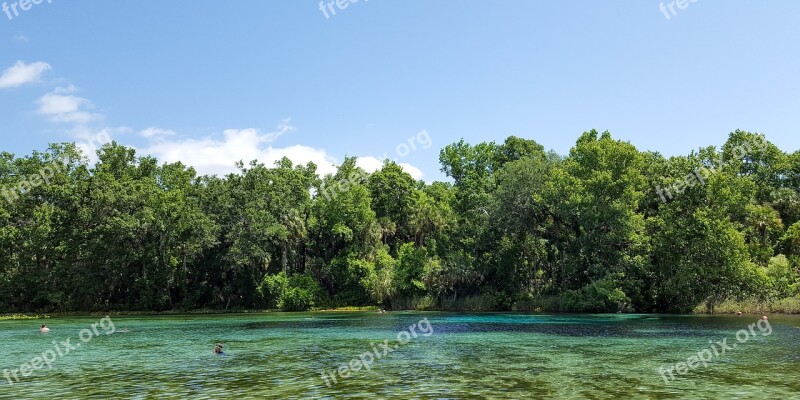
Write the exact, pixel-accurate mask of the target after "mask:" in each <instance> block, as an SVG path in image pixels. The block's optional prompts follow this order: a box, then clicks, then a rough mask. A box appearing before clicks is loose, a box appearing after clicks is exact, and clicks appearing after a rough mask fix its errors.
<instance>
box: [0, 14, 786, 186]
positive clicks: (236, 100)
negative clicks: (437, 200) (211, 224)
mask: <svg viewBox="0 0 800 400" xmlns="http://www.w3.org/2000/svg"><path fill="white" fill-rule="evenodd" d="M0 1H2V0H0ZM16 1H17V0H13V1H9V0H5V2H6V3H8V4H9V5H10V4H12V3H15V2H16ZM326 2H327V1H326ZM661 3H662V1H660V0H615V1H589V0H587V1H577V0H576V1H568V0H558V1H556V0H552V1H544V0H541V1H529V0H506V1H496V2H493V1H470V0H460V1H443V0H436V1H433V0H430V1H418V0H403V1H398V0H369V1H365V0H361V1H359V2H357V3H353V4H349V6H348V7H347V8H346V9H343V10H342V9H338V8H336V5H332V7H334V8H335V9H336V10H337V13H336V15H335V16H334V15H328V18H326V16H325V14H324V13H323V12H322V11H320V9H319V4H320V3H319V1H318V0H317V1H305V0H285V1H263V0H258V1H256V0H248V1H227V2H223V1H207V0H199V1H197V0H195V1H177V0H176V1H163V2H156V1H136V2H134V1H113V2H111V1H108V2H106V1H103V2H101V1H97V0H93V1H81V2H73V1H65V0H52V2H51V3H48V0H44V2H42V3H41V4H38V5H32V6H31V7H30V8H29V9H28V10H26V11H21V10H18V11H19V15H16V16H15V15H14V14H13V12H12V13H11V15H12V17H13V18H12V19H8V17H7V15H6V14H5V13H0V71H4V72H3V74H2V75H0V98H2V102H0V137H2V146H0V150H6V151H11V152H14V153H16V154H18V155H25V154H29V153H30V152H31V151H32V150H34V149H38V150H42V149H44V148H45V147H46V145H47V143H50V142H61V141H77V142H78V143H82V144H83V145H84V146H85V147H86V148H91V146H93V145H99V144H100V143H101V142H102V141H105V140H108V139H109V138H113V139H114V140H117V141H118V142H120V143H122V144H125V145H130V146H134V147H136V148H137V149H138V150H139V151H140V152H145V153H151V154H154V155H157V156H158V157H159V158H160V159H163V160H165V161H175V160H177V159H180V160H183V161H184V162H186V163H189V164H193V165H195V166H197V167H198V169H199V170H200V171H201V172H208V173H224V172H227V171H228V170H231V169H232V162H233V161H234V160H237V159H240V158H242V159H244V160H245V161H248V159H250V158H254V157H258V158H260V159H262V161H266V162H271V159H273V158H277V157H280V156H282V155H288V156H290V157H292V158H293V159H295V161H298V162H305V161H308V160H313V161H315V162H317V163H318V164H323V165H321V170H322V171H323V172H330V171H331V168H332V165H333V164H335V163H336V162H340V161H341V160H342V159H343V157H344V155H345V154H347V155H356V156H362V157H365V158H364V161H363V163H364V165H365V166H369V165H373V164H375V163H377V160H378V159H382V158H383V157H384V155H386V156H388V157H389V158H396V159H397V160H398V161H399V162H402V163H406V164H407V168H408V170H409V171H413V172H414V174H415V175H416V176H418V177H422V178H423V179H425V180H428V181H430V180H434V179H443V175H442V174H441V173H440V172H439V165H438V150H439V149H440V148H441V147H443V146H444V145H446V144H449V143H452V142H455V141H457V140H459V139H460V138H465V139H466V140H467V141H469V142H472V143H477V142H480V141H489V140H495V141H502V140H503V139H504V138H505V137H507V136H509V135H517V136H522V137H525V138H532V139H535V140H536V141H538V142H539V143H541V144H543V145H544V146H545V147H546V148H548V149H553V150H556V151H557V152H559V153H562V154H564V153H567V152H568V151H569V148H570V147H571V146H572V145H573V144H574V143H575V140H576V139H577V137H578V136H579V135H580V133H581V132H583V131H586V130H589V129H593V128H594V129H598V130H609V131H611V132H612V134H613V135H614V136H615V137H616V138H619V139H623V140H627V141H630V142H632V143H633V144H634V145H636V146H637V147H639V148H640V149H642V150H658V151H660V152H662V153H663V154H666V155H675V154H687V153H688V152H689V151H691V150H692V149H695V148H698V147H701V146H706V145H720V144H722V143H723V142H724V141H725V139H726V137H727V134H728V133H729V132H731V131H733V130H735V129H744V130H750V131H757V132H762V133H765V134H766V135H767V138H768V139H769V140H771V141H772V142H773V143H775V144H777V145H778V146H780V147H781V148H782V149H784V150H787V151H795V150H797V149H799V148H800V135H798V127H800V112H798V105H799V104H800V74H799V73H798V71H800V51H798V50H800V48H799V47H800V41H798V39H800V24H798V23H797V18H798V15H800V2H798V1H793V0H783V1H778V0H773V1H761V2H757V1H743V0H730V1H724V2H723V1H714V0H698V1H696V2H689V3H688V6H687V7H686V8H685V9H680V8H678V7H677V6H674V7H673V9H674V10H675V11H676V12H675V14H674V15H673V14H670V18H669V19H667V17H666V16H665V14H664V13H662V11H660V9H659V5H660V4H661ZM663 3H665V6H668V5H669V3H670V1H666V2H663ZM17 6H19V5H18V4H17ZM667 9H668V8H667ZM667 13H669V11H667ZM420 132H424V133H423V134H420ZM420 135H423V136H425V135H427V136H425V137H429V138H430V144H431V145H430V146H429V148H427V149H425V148H423V146H421V145H417V146H415V147H416V150H414V151H409V154H408V155H406V156H404V157H399V156H398V155H397V154H396V150H397V148H398V145H400V144H401V143H408V142H409V140H412V141H413V140H416V139H412V138H419V137H423V136H420ZM417 143H419V141H418V142H417ZM401 150H403V149H402V148H401ZM370 157H371V158H370Z"/></svg>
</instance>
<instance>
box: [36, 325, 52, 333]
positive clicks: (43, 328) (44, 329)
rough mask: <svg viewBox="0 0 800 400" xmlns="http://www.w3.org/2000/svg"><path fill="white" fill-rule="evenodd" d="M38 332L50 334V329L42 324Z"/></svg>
mask: <svg viewBox="0 0 800 400" xmlns="http://www.w3.org/2000/svg"><path fill="white" fill-rule="evenodd" d="M39 331H41V332H42V333H47V332H50V328H48V327H47V325H45V324H42V327H41V329H39Z"/></svg>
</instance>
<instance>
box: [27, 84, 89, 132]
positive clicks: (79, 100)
mask: <svg viewBox="0 0 800 400" xmlns="http://www.w3.org/2000/svg"><path fill="white" fill-rule="evenodd" d="M75 91H76V89H75V87H74V86H70V87H66V88H64V87H59V88H56V89H55V90H53V91H52V92H50V93H48V94H46V95H44V96H42V97H41V98H39V101H38V103H39V109H38V112H39V114H41V115H44V116H46V117H47V118H48V119H49V120H50V121H52V122H63V123H74V124H81V125H82V124H87V123H89V122H93V121H98V120H100V119H102V118H103V116H102V115H101V114H96V113H92V112H89V111H88V110H87V108H91V107H92V103H91V102H90V101H89V100H87V99H85V98H83V97H78V96H75V95H73V94H71V93H74V92H75Z"/></svg>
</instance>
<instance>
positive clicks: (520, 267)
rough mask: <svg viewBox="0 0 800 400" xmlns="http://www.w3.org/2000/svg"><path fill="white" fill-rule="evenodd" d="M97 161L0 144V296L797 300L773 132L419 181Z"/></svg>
mask: <svg viewBox="0 0 800 400" xmlns="http://www.w3.org/2000/svg"><path fill="white" fill-rule="evenodd" d="M426 135H427V134H426ZM425 143H427V144H431V143H432V142H431V140H430V138H429V137H427V136H426V140H425ZM423 147H424V148H427V147H429V146H423ZM97 160H98V161H97V162H95V163H90V162H89V160H88V158H87V157H86V155H84V154H83V153H82V152H81V151H80V150H79V149H78V147H77V146H76V145H75V144H74V143H61V144H52V145H50V147H49V148H48V150H47V151H45V152H37V151H34V152H33V153H32V154H31V155H29V156H25V157H17V156H15V155H13V154H10V153H7V152H2V153H0V311H4V312H16V313H23V314H24V313H35V314H37V315H39V314H41V315H45V314H47V315H56V314H57V313H70V312H76V313H86V312H89V313H94V312H99V311H102V310H119V312H120V313H122V312H125V310H130V311H132V312H133V311H134V310H150V311H152V312H154V313H158V312H165V313H174V314H185V313H204V312H206V310H208V311H210V312H214V313H220V312H235V311H237V310H242V312H243V311H244V310H273V309H280V310H284V311H305V310H321V309H325V310H377V309H387V310H442V311H523V312H571V313H670V314H679V313H691V312H702V313H708V314H722V313H732V312H736V311H740V312H752V313H757V312H783V313H800V271H799V270H798V266H800V151H795V152H793V153H792V152H785V151H783V150H781V149H779V148H778V147H777V146H775V145H774V144H772V143H770V142H769V141H768V140H767V139H766V137H765V136H764V135H763V134H758V133H751V132H744V131H738V130H737V131H735V132H732V133H731V134H730V135H729V137H728V140H727V141H726V142H725V143H724V144H723V145H722V146H720V147H714V146H709V147H705V148H700V149H698V150H697V151H693V152H691V153H690V154H689V155H687V156H673V157H664V156H663V155H661V154H660V153H658V152H653V151H640V150H639V149H637V148H636V147H635V146H633V145H632V144H631V143H629V142H624V141H620V140H615V139H613V138H612V136H611V134H610V133H608V132H602V133H600V132H598V131H595V130H592V131H589V132H584V133H583V134H582V135H580V137H579V138H578V139H577V141H576V143H575V145H574V147H573V148H572V149H571V150H570V151H569V153H568V154H566V155H561V154H557V153H555V152H553V151H549V152H548V151H545V149H544V147H543V146H541V145H540V144H539V143H537V142H536V141H534V140H530V139H524V138H520V137H515V136H510V137H508V138H507V139H506V140H505V141H504V142H503V143H495V142H483V143H478V144H470V143H466V142H465V141H464V140H461V141H459V142H456V143H452V144H449V145H446V146H445V147H444V148H442V149H441V151H440V152H439V162H440V165H441V170H442V172H444V174H445V175H446V176H447V178H448V181H447V182H431V183H429V182H425V181H417V180H415V179H414V178H413V177H412V176H411V175H410V174H408V173H407V172H406V171H404V170H403V168H402V167H401V166H400V165H399V164H397V163H395V162H392V161H389V160H386V161H384V163H383V165H382V166H381V168H380V169H378V170H377V171H374V172H367V171H364V170H363V169H361V168H359V167H358V166H357V164H356V158H355V157H347V158H346V159H345V160H344V162H343V163H342V164H341V165H339V166H338V167H337V170H336V173H334V174H329V175H327V176H324V177H320V176H319V175H318V174H317V166H316V165H315V164H313V163H308V164H306V165H295V164H294V163H293V162H292V161H291V160H289V159H288V158H283V159H281V160H279V161H278V162H276V163H275V164H274V165H272V166H267V165H264V164H262V163H259V162H258V161H257V160H253V161H248V160H244V161H248V163H247V164H245V162H239V163H238V164H237V167H238V169H239V172H238V173H232V174H229V175H226V176H222V177H220V176H198V175H197V173H196V171H195V170H194V169H193V168H192V167H191V166H186V165H183V164H182V163H172V164H160V163H159V161H158V160H157V159H155V158H153V157H150V156H140V155H137V154H136V150H135V149H133V148H129V147H125V146H121V145H119V144H117V143H115V142H112V143H109V144H106V145H104V146H103V147H102V148H101V149H99V150H98V151H97ZM170 310H175V311H170ZM178 310H197V311H178ZM7 318H9V319H10V318H12V317H7ZM17 318H20V317H17Z"/></svg>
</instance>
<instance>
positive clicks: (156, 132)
mask: <svg viewBox="0 0 800 400" xmlns="http://www.w3.org/2000/svg"><path fill="white" fill-rule="evenodd" d="M174 135H176V133H175V131H173V130H170V129H161V128H156V127H150V128H147V129H145V130H143V131H141V132H139V136H141V137H143V138H147V139H157V138H163V137H164V136H174Z"/></svg>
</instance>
